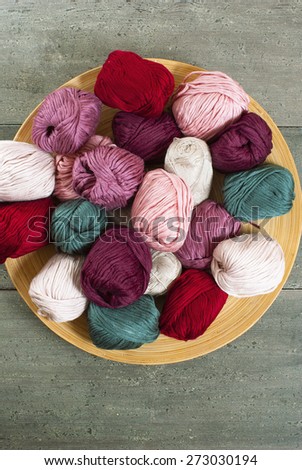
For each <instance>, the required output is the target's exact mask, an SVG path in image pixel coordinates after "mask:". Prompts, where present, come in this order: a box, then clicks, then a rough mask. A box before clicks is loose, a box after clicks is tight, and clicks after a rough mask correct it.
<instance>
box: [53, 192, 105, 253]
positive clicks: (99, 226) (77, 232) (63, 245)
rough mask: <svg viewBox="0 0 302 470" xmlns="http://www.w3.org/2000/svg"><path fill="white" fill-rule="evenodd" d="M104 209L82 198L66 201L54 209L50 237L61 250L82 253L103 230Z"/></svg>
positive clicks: (87, 249)
mask: <svg viewBox="0 0 302 470" xmlns="http://www.w3.org/2000/svg"><path fill="white" fill-rule="evenodd" d="M105 226H106V211H105V209H102V208H101V207H98V206H95V205H94V204H91V203H90V202H89V201H86V200H84V199H77V200H75V201H67V202H64V203H63V204H60V205H59V206H58V207H57V208H56V209H55V211H54V213H53V216H52V220H51V237H52V240H53V242H54V244H55V245H56V247H57V248H59V249H60V250H61V251H63V252H65V253H70V254H84V253H87V252H88V251H89V248H90V247H91V245H92V244H93V243H94V241H95V240H96V239H97V238H98V237H99V236H100V234H101V233H102V232H104V230H105Z"/></svg>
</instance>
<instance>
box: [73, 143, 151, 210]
mask: <svg viewBox="0 0 302 470" xmlns="http://www.w3.org/2000/svg"><path fill="white" fill-rule="evenodd" d="M143 176H144V161H143V159H142V158H140V157H138V156H137V155H134V154H132V153H130V152H128V151H127V150H125V149H120V148H119V147H116V146H108V145H107V146H104V145H103V146H98V147H96V148H95V149H94V150H91V151H89V152H86V153H84V154H83V155H81V156H80V157H78V158H76V160H75V163H74V166H73V188H74V190H75V191H76V192H77V193H78V194H79V195H80V196H81V197H84V198H86V199H88V200H89V201H90V202H92V203H93V204H98V205H100V206H102V207H105V208H106V209H115V208H117V207H124V206H126V204H127V201H128V200H129V199H130V198H131V197H132V196H133V195H134V193H135V192H136V190H137V188H138V186H139V184H140V183H141V182H142V180H143Z"/></svg>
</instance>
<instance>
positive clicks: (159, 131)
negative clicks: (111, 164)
mask: <svg viewBox="0 0 302 470" xmlns="http://www.w3.org/2000/svg"><path fill="white" fill-rule="evenodd" d="M112 129H113V134H114V139H115V143H116V144H117V145H118V146H119V147H121V148H124V149H126V150H128V151H129V152H132V153H134V154H135V155H139V156H140V157H141V158H143V159H144V160H145V161H160V160H162V159H163V158H164V156H165V153H166V150H167V148H168V147H169V145H170V144H171V142H172V141H173V139H174V137H181V136H182V133H181V132H180V130H179V129H178V127H177V125H176V123H175V121H174V119H173V117H172V116H170V114H168V113H163V114H161V115H160V116H159V117H157V118H145V117H143V116H138V115H137V114H133V113H125V112H124V111H120V112H119V113H117V114H116V115H115V116H114V119H113V122H112Z"/></svg>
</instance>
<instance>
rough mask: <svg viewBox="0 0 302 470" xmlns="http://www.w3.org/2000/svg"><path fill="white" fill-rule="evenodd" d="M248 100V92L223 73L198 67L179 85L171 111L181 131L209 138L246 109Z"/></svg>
mask: <svg viewBox="0 0 302 470" xmlns="http://www.w3.org/2000/svg"><path fill="white" fill-rule="evenodd" d="M193 76H196V78H195V79H194V80H192V81H190V82H187V79H188V78H189V77H193ZM248 104H249V97H248V95H247V94H246V93H245V91H244V90H243V89H242V88H241V86H240V85H239V84H238V83H237V82H236V81H235V80H233V79H232V78H230V77H228V75H226V74H225V73H222V72H198V71H197V72H191V73H189V75H187V76H186V77H185V78H184V80H183V82H182V83H181V84H180V85H179V87H178V89H177V91H176V93H175V95H174V98H173V105H172V111H173V114H174V117H175V120H176V123H177V125H178V127H179V128H180V130H181V131H182V133H183V134H184V135H187V136H192V137H199V138H200V139H204V140H209V139H211V138H212V137H214V136H215V135H216V134H218V133H219V132H220V131H222V129H224V128H225V127H226V126H228V125H229V124H231V123H232V122H234V121H236V120H237V119H238V118H239V117H240V116H241V114H242V112H243V111H247V110H248Z"/></svg>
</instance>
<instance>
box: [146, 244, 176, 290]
mask: <svg viewBox="0 0 302 470" xmlns="http://www.w3.org/2000/svg"><path fill="white" fill-rule="evenodd" d="M181 269H182V268H181V263H180V261H178V259H177V258H176V256H174V255H173V253H164V252H160V251H155V250H153V252H152V270H151V273H150V281H149V284H148V287H147V290H146V292H145V294H150V295H160V294H164V293H165V292H166V291H167V290H168V288H169V286H170V284H171V283H172V282H173V281H174V279H176V278H177V277H178V276H179V275H180V273H181Z"/></svg>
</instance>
